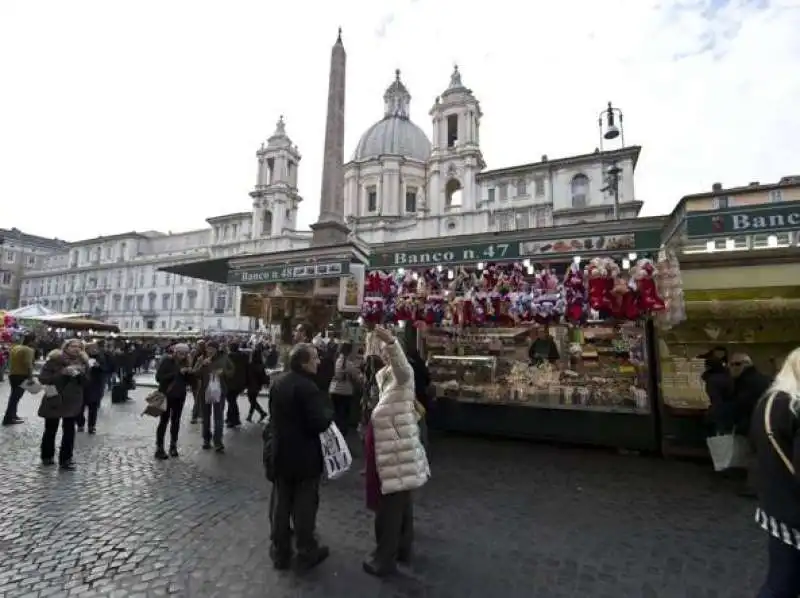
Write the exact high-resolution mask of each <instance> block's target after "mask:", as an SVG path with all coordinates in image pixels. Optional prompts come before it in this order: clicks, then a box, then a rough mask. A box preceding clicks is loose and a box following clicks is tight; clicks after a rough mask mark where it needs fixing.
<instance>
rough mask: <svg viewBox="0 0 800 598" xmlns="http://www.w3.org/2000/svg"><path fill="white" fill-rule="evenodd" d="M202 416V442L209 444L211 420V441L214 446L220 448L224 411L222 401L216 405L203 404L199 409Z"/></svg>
mask: <svg viewBox="0 0 800 598" xmlns="http://www.w3.org/2000/svg"><path fill="white" fill-rule="evenodd" d="M201 411H202V414H203V442H204V443H205V444H209V443H210V442H211V439H212V432H211V428H212V419H213V429H214V432H213V439H214V446H222V431H223V429H224V425H225V422H224V421H223V414H224V411H225V403H223V402H222V400H219V401H217V402H216V403H203V405H202V408H201Z"/></svg>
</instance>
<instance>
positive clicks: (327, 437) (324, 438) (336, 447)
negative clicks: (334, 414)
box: [319, 424, 353, 480]
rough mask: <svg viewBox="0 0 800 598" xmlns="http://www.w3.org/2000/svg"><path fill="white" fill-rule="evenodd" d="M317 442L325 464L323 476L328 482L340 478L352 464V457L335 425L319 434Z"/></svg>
mask: <svg viewBox="0 0 800 598" xmlns="http://www.w3.org/2000/svg"><path fill="white" fill-rule="evenodd" d="M319 441H320V444H321V445H322V460H323V461H324V462H325V476H326V477H327V478H328V479H329V480H335V479H337V478H340V477H342V476H343V475H344V474H345V473H347V471H348V470H349V469H350V466H351V465H352V464H353V456H352V455H351V454H350V448H349V447H348V446H347V443H346V442H345V440H344V436H342V433H341V432H340V431H339V428H338V427H337V426H336V424H331V425H330V427H329V428H328V429H327V430H325V431H324V432H323V433H322V434H320V435H319Z"/></svg>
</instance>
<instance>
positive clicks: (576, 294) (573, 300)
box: [564, 263, 587, 323]
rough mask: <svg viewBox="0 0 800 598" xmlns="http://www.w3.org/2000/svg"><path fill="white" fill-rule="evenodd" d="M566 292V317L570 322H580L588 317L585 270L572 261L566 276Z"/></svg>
mask: <svg viewBox="0 0 800 598" xmlns="http://www.w3.org/2000/svg"><path fill="white" fill-rule="evenodd" d="M564 293H565V295H566V297H565V300H566V309H565V313H564V315H565V317H566V318H567V320H569V321H570V322H574V323H578V322H581V321H583V320H584V319H585V318H586V311H587V310H586V287H585V285H584V278H583V270H582V269H581V267H580V266H579V265H578V264H576V263H572V264H570V266H569V269H568V270H567V273H566V275H565V276H564Z"/></svg>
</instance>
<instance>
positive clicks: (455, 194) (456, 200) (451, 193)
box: [444, 179, 462, 210]
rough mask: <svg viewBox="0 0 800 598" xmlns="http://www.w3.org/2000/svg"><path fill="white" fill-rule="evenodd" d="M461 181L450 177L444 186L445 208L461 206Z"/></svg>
mask: <svg viewBox="0 0 800 598" xmlns="http://www.w3.org/2000/svg"><path fill="white" fill-rule="evenodd" d="M461 191H462V187H461V183H460V182H459V181H458V180H457V179H450V180H449V181H447V184H446V185H445V187H444V194H445V197H444V207H445V209H446V210H447V209H452V208H460V207H461V199H462V198H461Z"/></svg>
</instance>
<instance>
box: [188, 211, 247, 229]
mask: <svg viewBox="0 0 800 598" xmlns="http://www.w3.org/2000/svg"><path fill="white" fill-rule="evenodd" d="M252 215H253V213H252V212H234V213H233V214H223V215H222V216H211V217H210V218H206V222H208V223H209V224H212V223H214V222H222V221H223V220H227V219H231V218H243V217H244V216H252ZM198 230H201V229H198Z"/></svg>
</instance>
